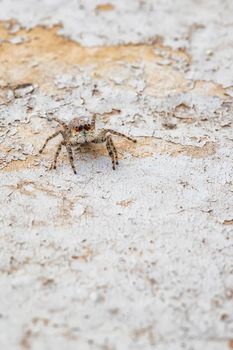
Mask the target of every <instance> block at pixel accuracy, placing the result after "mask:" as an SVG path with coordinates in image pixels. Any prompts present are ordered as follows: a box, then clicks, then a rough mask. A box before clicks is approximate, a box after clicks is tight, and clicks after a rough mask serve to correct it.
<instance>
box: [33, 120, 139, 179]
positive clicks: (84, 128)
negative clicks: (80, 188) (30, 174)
mask: <svg viewBox="0 0 233 350" xmlns="http://www.w3.org/2000/svg"><path fill="white" fill-rule="evenodd" d="M52 120H54V121H56V122H57V123H59V124H60V125H61V129H60V130H58V131H56V132H55V133H54V134H52V135H51V136H49V137H48V138H47V139H46V140H45V143H44V145H43V147H42V148H41V149H40V151H39V153H42V152H43V150H44V149H45V147H46V145H47V143H48V142H49V141H50V140H51V139H53V138H54V137H56V136H58V135H62V138H63V140H62V141H61V142H60V143H59V144H58V146H57V151H56V153H55V156H54V160H53V163H52V165H51V168H50V169H56V166H57V159H58V156H59V154H60V152H61V149H62V146H64V147H66V150H67V153H68V157H69V161H70V164H71V167H72V169H73V172H74V173H75V174H76V169H75V166H74V158H73V151H72V147H76V148H78V149H79V148H80V147H81V146H82V145H85V144H88V143H103V142H105V144H106V148H107V151H108V154H109V156H110V157H111V160H112V168H113V170H115V169H116V165H117V164H118V154H117V150H116V147H115V145H114V143H113V139H112V135H118V136H120V137H124V138H126V139H127V140H129V141H132V142H137V141H136V140H135V139H132V138H131V137H129V136H127V135H125V134H122V133H119V132H117V131H115V130H112V129H102V130H100V131H98V130H96V127H95V120H96V115H94V116H93V117H92V120H91V122H89V121H88V120H86V119H85V118H74V119H72V120H71V121H70V123H68V124H66V123H65V122H63V121H61V120H60V119H58V118H52Z"/></svg>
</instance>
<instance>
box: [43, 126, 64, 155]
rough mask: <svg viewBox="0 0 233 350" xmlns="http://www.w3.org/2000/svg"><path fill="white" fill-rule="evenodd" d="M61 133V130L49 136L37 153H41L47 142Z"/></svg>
mask: <svg viewBox="0 0 233 350" xmlns="http://www.w3.org/2000/svg"><path fill="white" fill-rule="evenodd" d="M60 133H61V130H59V131H56V132H55V133H54V134H52V135H51V136H49V137H48V138H47V139H46V140H45V143H44V145H43V147H41V149H40V150H39V153H42V152H43V150H44V149H45V147H46V145H47V143H48V142H49V140H51V139H53V138H54V137H56V136H57V135H59V134H60Z"/></svg>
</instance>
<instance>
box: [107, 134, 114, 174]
mask: <svg viewBox="0 0 233 350" xmlns="http://www.w3.org/2000/svg"><path fill="white" fill-rule="evenodd" d="M112 145H113V142H112V139H111V135H110V134H109V135H107V137H106V148H107V150H108V154H109V156H110V157H111V159H112V168H113V170H115V169H116V158H115V152H114V149H113V147H112Z"/></svg>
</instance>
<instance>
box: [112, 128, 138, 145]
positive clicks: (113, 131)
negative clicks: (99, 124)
mask: <svg viewBox="0 0 233 350" xmlns="http://www.w3.org/2000/svg"><path fill="white" fill-rule="evenodd" d="M105 132H106V133H107V132H110V133H111V134H112V135H117V136H120V137H124V138H126V139H127V140H129V141H132V142H137V140H135V139H133V138H132V137H129V136H127V135H125V134H122V133H121V132H118V131H115V130H112V129H105Z"/></svg>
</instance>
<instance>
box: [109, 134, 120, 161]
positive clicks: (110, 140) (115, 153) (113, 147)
mask: <svg viewBox="0 0 233 350" xmlns="http://www.w3.org/2000/svg"><path fill="white" fill-rule="evenodd" d="M109 143H110V145H111V148H112V150H113V152H114V156H115V160H116V165H118V164H119V163H118V152H117V149H116V147H115V145H114V143H113V139H112V136H110V137H109Z"/></svg>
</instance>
